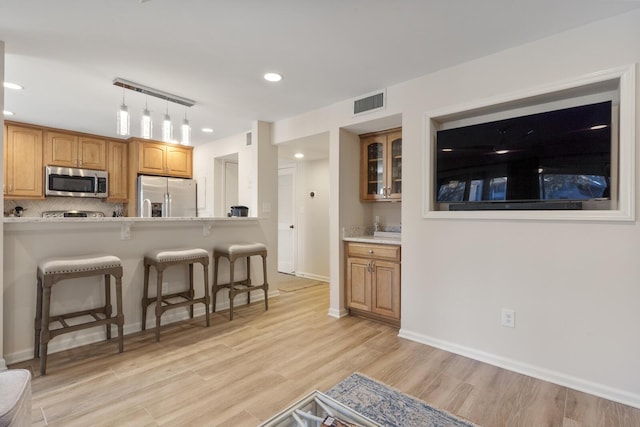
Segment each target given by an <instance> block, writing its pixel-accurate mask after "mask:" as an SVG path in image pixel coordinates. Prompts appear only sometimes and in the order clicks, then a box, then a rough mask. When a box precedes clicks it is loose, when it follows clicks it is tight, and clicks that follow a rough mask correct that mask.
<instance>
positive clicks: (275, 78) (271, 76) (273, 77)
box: [264, 73, 282, 82]
mask: <svg viewBox="0 0 640 427" xmlns="http://www.w3.org/2000/svg"><path fill="white" fill-rule="evenodd" d="M264 79H265V80H266V81H268V82H279V81H280V80H282V75H281V74H278V73H267V74H265V75H264Z"/></svg>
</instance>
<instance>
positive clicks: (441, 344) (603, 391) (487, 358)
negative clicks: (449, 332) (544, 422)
mask: <svg viewBox="0 0 640 427" xmlns="http://www.w3.org/2000/svg"><path fill="white" fill-rule="evenodd" d="M398 336H399V337H400V338H406V339H408V340H411V341H416V342H419V343H421V344H426V345H429V346H431V347H436V348H439V349H441V350H445V351H448V352H451V353H455V354H459V355H461V356H465V357H469V358H471V359H474V360H478V361H480V362H485V363H488V364H490V365H494V366H498V367H500V368H504V369H508V370H510V371H514V372H518V373H520V374H523V375H528V376H530V377H534V378H538V379H540V380H544V381H548V382H551V383H554V384H558V385H561V386H564V387H569V388H572V389H575V390H578V391H582V392H585V393H589V394H592V395H594V396H599V397H602V398H604V399H609V400H613V401H615V402H619V403H622V404H624V405H629V406H633V407H634V408H639V409H640V395H638V394H635V393H630V392H628V391H625V390H620V389H616V388H613V387H609V386H607V385H604V384H599V383H594V382H592V381H588V380H585V379H582V378H578V377H574V376H571V375H566V374H563V373H561V372H557V371H552V370H549V369H545V368H541V367H539V366H534V365H530V364H527V363H522V362H519V361H517V360H513V359H509V358H506V357H502V356H498V355H496V354H492V353H486V352H484V351H479V350H476V349H474V348H470V347H465V346H462V345H459V344H455V343H452V342H449V341H443V340H440V339H437V338H432V337H429V336H426V335H422V334H418V333H415V332H411V331H408V330H406V329H400V332H399V333H398Z"/></svg>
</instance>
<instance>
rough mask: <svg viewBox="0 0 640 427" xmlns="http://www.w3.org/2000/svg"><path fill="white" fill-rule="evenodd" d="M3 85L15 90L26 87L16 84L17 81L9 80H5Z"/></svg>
mask: <svg viewBox="0 0 640 427" xmlns="http://www.w3.org/2000/svg"><path fill="white" fill-rule="evenodd" d="M2 86H4V87H6V88H7V89H14V90H22V89H24V88H23V87H22V86H20V85H18V84H15V83H9V82H3V83H2Z"/></svg>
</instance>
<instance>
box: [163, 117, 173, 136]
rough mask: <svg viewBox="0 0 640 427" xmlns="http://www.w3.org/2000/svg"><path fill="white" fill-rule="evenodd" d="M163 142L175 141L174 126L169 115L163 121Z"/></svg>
mask: <svg viewBox="0 0 640 427" xmlns="http://www.w3.org/2000/svg"><path fill="white" fill-rule="evenodd" d="M162 140H163V141H165V142H171V141H173V125H172V124H171V117H169V113H167V114H165V115H164V119H163V120H162Z"/></svg>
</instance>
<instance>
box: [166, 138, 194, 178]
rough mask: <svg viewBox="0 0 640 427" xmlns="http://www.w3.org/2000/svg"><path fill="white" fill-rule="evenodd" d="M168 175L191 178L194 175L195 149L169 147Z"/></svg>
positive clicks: (176, 146) (177, 146)
mask: <svg viewBox="0 0 640 427" xmlns="http://www.w3.org/2000/svg"><path fill="white" fill-rule="evenodd" d="M166 148H167V173H168V174H169V175H171V176H179V177H184V178H191V176H192V175H193V166H192V165H193V149H192V148H191V147H181V146H179V145H167V146H166Z"/></svg>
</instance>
